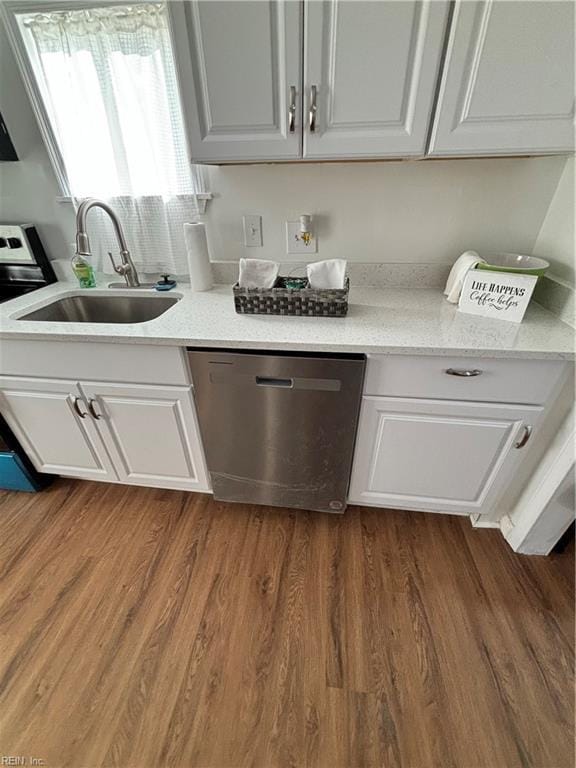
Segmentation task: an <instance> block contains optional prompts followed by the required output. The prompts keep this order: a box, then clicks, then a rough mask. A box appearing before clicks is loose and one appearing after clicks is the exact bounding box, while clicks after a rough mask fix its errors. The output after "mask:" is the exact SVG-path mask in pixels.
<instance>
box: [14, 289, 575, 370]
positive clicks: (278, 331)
mask: <svg viewBox="0 0 576 768" xmlns="http://www.w3.org/2000/svg"><path fill="white" fill-rule="evenodd" d="M79 291H80V289H78V288H76V287H75V286H74V285H73V284H71V283H56V284H54V285H51V286H48V287H46V288H42V289H41V290H38V291H34V292H33V293H30V294H27V295H25V296H21V297H19V298H17V299H13V300H12V301H10V302H5V303H4V304H1V305H0V339H38V340H43V339H50V340H75V341H84V342H91V341H109V342H115V343H126V344H164V345H172V346H174V345H176V346H190V347H196V346H197V347H229V348H244V349H269V350H306V351H313V352H317V351H320V352H364V353H394V354H426V355H473V356H475V357H516V358H535V359H543V358H552V359H554V358H556V359H566V360H574V359H575V353H574V330H573V329H572V328H571V327H570V326H568V325H566V324H565V323H563V322H562V321H561V320H559V319H558V318H557V317H556V316H555V315H553V314H552V313H550V312H548V311H547V310H545V309H543V308H542V307H541V306H539V305H538V304H536V303H534V302H532V304H531V305H530V307H529V308H528V311H527V313H526V315H525V317H524V320H523V322H522V323H520V324H516V323H510V322H507V321H502V320H492V319H487V318H480V317H476V316H473V315H466V314H463V313H460V312H458V311H457V308H456V307H455V306H454V305H452V304H448V302H447V301H446V300H445V299H444V297H443V295H442V292H441V290H439V289H437V288H411V289H408V288H384V289H382V288H353V289H351V291H350V303H349V311H348V316H347V317H346V318H310V317H275V316H265V315H237V314H236V313H235V311H234V302H233V299H232V289H231V287H230V286H229V285H227V286H223V285H220V286H216V287H215V288H214V289H213V290H211V291H206V292H204V293H192V292H191V291H190V288H189V287H188V286H187V285H185V284H182V285H180V284H179V285H178V287H177V288H176V289H174V290H173V291H171V292H170V294H169V295H170V296H180V297H181V299H180V301H178V303H177V304H176V305H175V306H173V307H172V308H170V309H168V311H167V312H165V313H164V314H163V315H161V316H160V317H158V318H156V319H154V320H150V321H149V322H146V323H138V324H129V325H128V324H126V325H124V324H122V325H120V324H108V323H97V324H96V323H50V322H39V321H35V322H32V321H26V320H18V319H17V318H18V317H19V316H21V315H23V314H26V312H29V311H31V310H32V309H37V308H39V307H41V306H44V305H46V304H49V303H50V302H51V301H53V300H54V299H56V298H60V297H63V296H66V295H70V294H75V293H78V292H79ZM90 292H91V293H94V294H103V293H104V294H107V295H108V294H111V293H113V294H114V295H115V296H117V297H120V296H122V295H130V296H132V295H135V294H136V293H145V294H147V295H148V294H150V293H152V294H154V295H162V294H158V293H157V292H155V291H152V290H149V289H148V290H140V289H131V290H125V289H117V290H114V291H111V290H109V289H106V288H104V289H98V288H97V289H90Z"/></svg>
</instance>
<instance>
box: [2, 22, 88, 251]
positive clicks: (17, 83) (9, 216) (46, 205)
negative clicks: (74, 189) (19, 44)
mask: <svg viewBox="0 0 576 768" xmlns="http://www.w3.org/2000/svg"><path fill="white" fill-rule="evenodd" d="M0 110H1V111H2V115H3V117H4V120H5V121H6V124H7V126H8V131H9V133H10V137H11V139H12V142H13V144H14V146H15V148H16V152H17V153H18V157H19V158H20V160H19V161H17V162H10V163H2V162H0V221H2V222H5V223H9V224H35V225H37V227H38V231H39V232H40V236H41V238H42V242H43V243H44V245H45V247H46V250H47V251H48V254H49V256H50V257H51V258H54V259H55V258H62V257H64V256H67V255H68V250H69V249H68V247H67V243H70V242H72V241H73V240H74V211H73V208H72V206H71V205H62V204H61V203H58V202H56V197H57V196H58V195H59V194H60V192H59V190H58V185H57V183H56V177H55V176H54V172H53V170H52V165H51V163H50V160H49V158H48V154H47V152H46V149H45V147H44V144H43V142H42V137H41V136H40V131H39V130H38V125H37V123H36V119H35V117H34V113H33V112H32V108H31V106H30V102H29V101H28V97H27V95H26V92H25V90H24V84H23V82H22V79H21V78H20V73H19V72H18V68H17V66H16V61H15V60H14V57H13V55H12V51H11V49H10V45H9V43H8V40H7V37H6V33H5V31H4V27H3V25H2V24H1V23H0Z"/></svg>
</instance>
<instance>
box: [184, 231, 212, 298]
mask: <svg viewBox="0 0 576 768" xmlns="http://www.w3.org/2000/svg"><path fill="white" fill-rule="evenodd" d="M184 244H185V246H186V255H187V257H188V272H189V274H190V287H191V288H192V290H193V291H209V290H210V289H211V288H212V286H213V284H214V283H213V278H212V265H211V264H210V254H209V252H208V242H207V240H206V228H205V226H204V224H203V223H202V222H197V223H195V224H184Z"/></svg>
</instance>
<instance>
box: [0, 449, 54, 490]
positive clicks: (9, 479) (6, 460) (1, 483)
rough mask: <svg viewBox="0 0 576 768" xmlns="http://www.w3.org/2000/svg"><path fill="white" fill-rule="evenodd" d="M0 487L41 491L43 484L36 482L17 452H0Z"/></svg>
mask: <svg viewBox="0 0 576 768" xmlns="http://www.w3.org/2000/svg"><path fill="white" fill-rule="evenodd" d="M0 488H3V489H5V490H7V491H29V492H32V493H33V492H35V491H40V490H42V488H43V485H41V484H39V483H37V482H36V480H35V479H34V478H33V477H32V475H31V474H30V472H28V470H27V469H26V467H25V466H24V462H23V461H22V459H21V458H20V456H18V455H17V454H15V453H12V452H11V451H10V452H7V453H0Z"/></svg>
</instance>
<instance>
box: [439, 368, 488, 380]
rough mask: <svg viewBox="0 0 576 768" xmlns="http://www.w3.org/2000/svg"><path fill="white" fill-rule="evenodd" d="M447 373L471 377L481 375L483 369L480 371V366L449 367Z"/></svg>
mask: <svg viewBox="0 0 576 768" xmlns="http://www.w3.org/2000/svg"><path fill="white" fill-rule="evenodd" d="M446 373H447V374H448V375H449V376H463V377H464V378H466V379H469V378H470V377H471V376H480V375H481V373H482V371H479V370H478V368H447V369H446Z"/></svg>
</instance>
